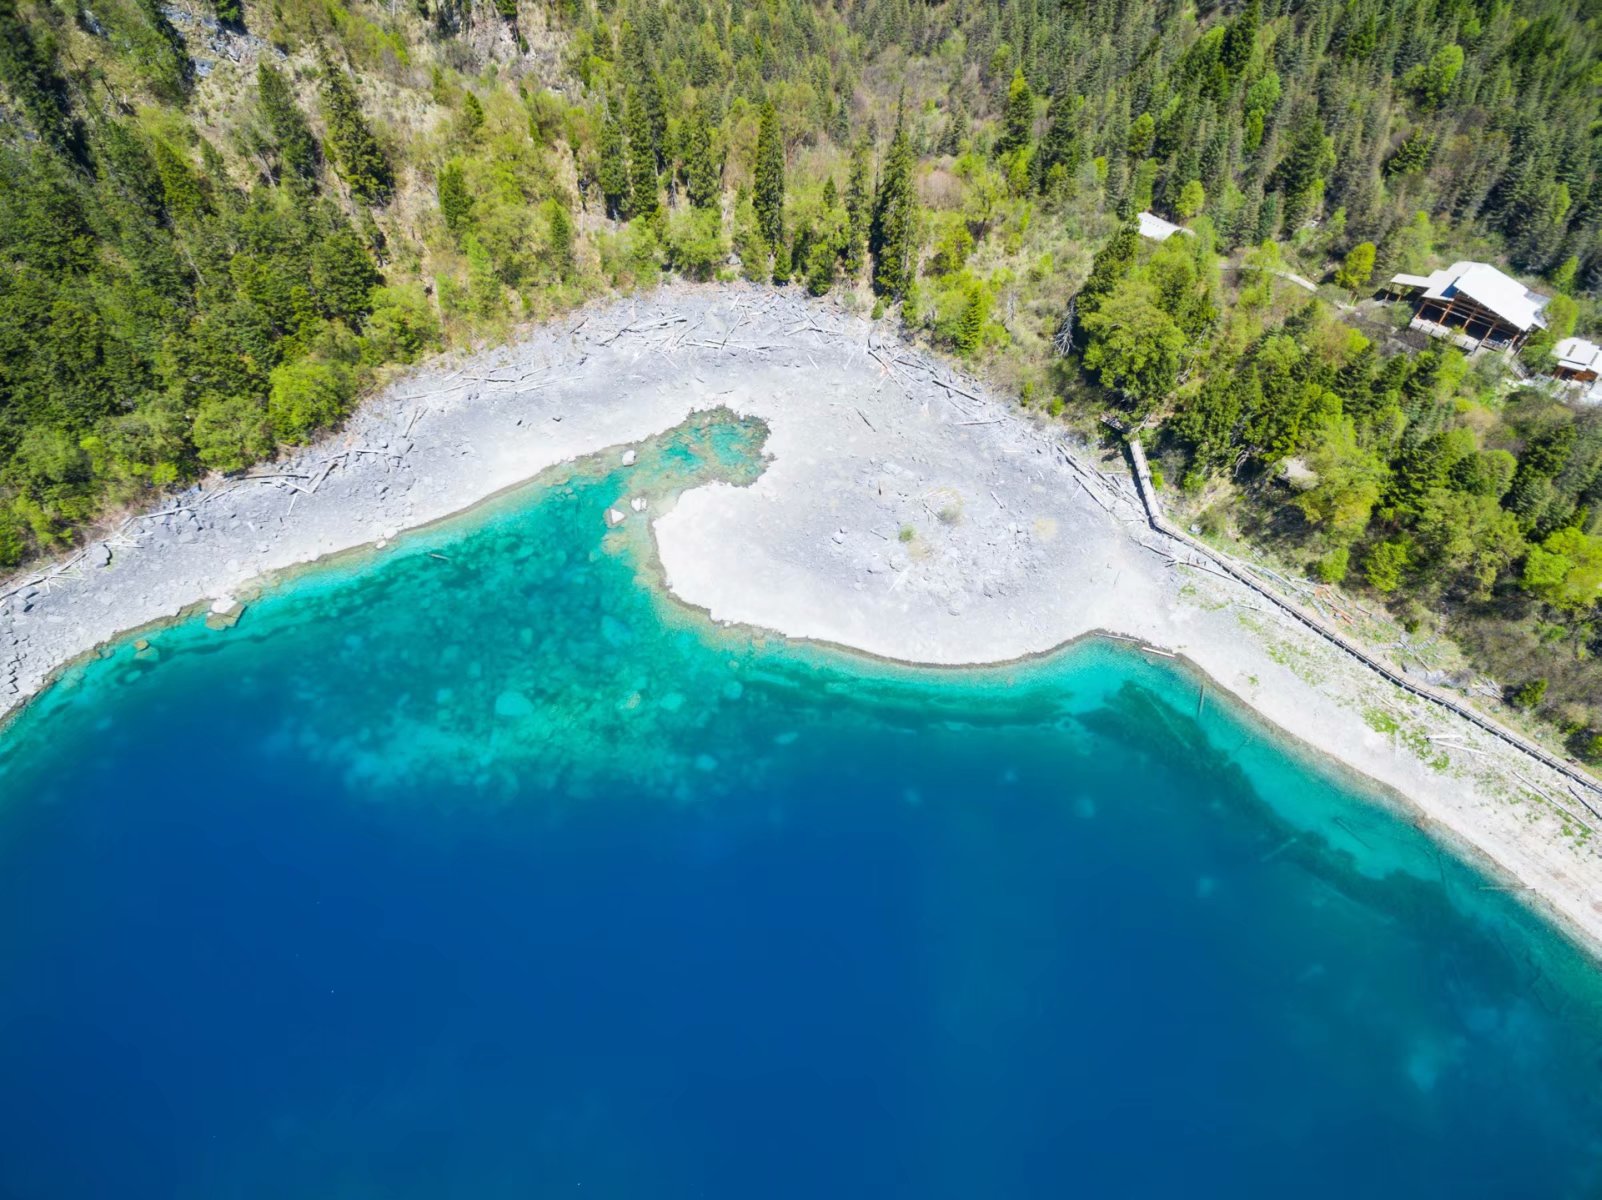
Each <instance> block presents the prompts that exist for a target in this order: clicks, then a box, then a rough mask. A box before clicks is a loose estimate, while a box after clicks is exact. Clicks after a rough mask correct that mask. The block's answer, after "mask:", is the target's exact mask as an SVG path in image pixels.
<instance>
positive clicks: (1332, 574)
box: [1313, 546, 1352, 583]
mask: <svg viewBox="0 0 1602 1200" xmlns="http://www.w3.org/2000/svg"><path fill="white" fill-rule="evenodd" d="M1351 565H1352V552H1351V549H1350V548H1349V547H1346V546H1337V547H1335V549H1333V550H1331V551H1330V552H1329V553H1328V554H1326V555H1324V556H1323V557H1321V558H1320V559H1318V561H1317V562H1315V563H1314V564H1313V574H1314V575H1315V576H1317V577H1318V578H1319V579H1320V580H1321V581H1322V582H1324V583H1340V582H1341V581H1342V580H1344V579H1345V578H1346V572H1347V571H1348V570H1350V569H1351Z"/></svg>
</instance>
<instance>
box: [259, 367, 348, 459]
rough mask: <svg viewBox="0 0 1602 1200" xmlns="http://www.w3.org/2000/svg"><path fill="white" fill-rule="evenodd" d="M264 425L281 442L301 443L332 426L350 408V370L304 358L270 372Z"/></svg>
mask: <svg viewBox="0 0 1602 1200" xmlns="http://www.w3.org/2000/svg"><path fill="white" fill-rule="evenodd" d="M271 386H272V391H271V392H270V393H269V394H268V397H267V423H268V426H269V427H270V428H271V429H272V432H273V436H274V437H276V438H277V439H278V440H279V441H281V442H302V441H305V440H307V439H308V438H309V437H310V436H311V435H312V434H313V433H315V432H316V431H317V430H319V429H322V428H325V427H326V426H329V425H332V424H333V423H334V422H335V421H337V420H339V419H340V418H341V417H343V416H344V415H345V413H346V412H347V411H349V408H350V400H351V396H352V395H353V394H354V392H355V384H354V382H353V381H352V379H351V374H350V370H349V369H348V368H347V367H344V366H342V365H339V364H336V363H328V362H320V361H318V360H317V359H310V358H304V359H301V360H299V361H298V362H290V363H285V364H284V365H283V366H281V367H277V368H275V369H274V370H273V373H272V376H271Z"/></svg>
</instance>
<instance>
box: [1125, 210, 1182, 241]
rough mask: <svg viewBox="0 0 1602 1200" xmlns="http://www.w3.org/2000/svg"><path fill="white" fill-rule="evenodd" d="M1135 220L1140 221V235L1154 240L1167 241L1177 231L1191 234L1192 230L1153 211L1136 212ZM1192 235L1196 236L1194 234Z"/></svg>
mask: <svg viewBox="0 0 1602 1200" xmlns="http://www.w3.org/2000/svg"><path fill="white" fill-rule="evenodd" d="M1135 220H1137V221H1138V222H1140V236H1141V237H1148V238H1151V239H1152V241H1154V242H1166V241H1167V240H1168V239H1169V238H1171V237H1173V236H1174V234H1176V233H1185V234H1189V233H1190V230H1188V229H1186V228H1184V227H1183V226H1180V225H1175V224H1174V223H1173V222H1172V221H1165V220H1163V219H1162V218H1161V217H1159V216H1156V215H1155V214H1153V213H1149V212H1143V213H1137V214H1135ZM1192 236H1194V235H1193V234H1192Z"/></svg>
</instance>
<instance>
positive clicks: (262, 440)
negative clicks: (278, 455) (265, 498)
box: [189, 393, 273, 471]
mask: <svg viewBox="0 0 1602 1200" xmlns="http://www.w3.org/2000/svg"><path fill="white" fill-rule="evenodd" d="M189 438H190V440H191V441H192V442H194V444H195V453H196V454H197V455H198V456H199V457H200V461H201V462H202V463H203V464H204V465H205V466H207V467H209V468H211V469H212V470H213V471H242V470H244V468H246V467H248V466H250V464H251V463H253V462H256V461H257V460H258V459H262V458H266V457H267V455H269V454H270V453H272V449H273V438H272V433H271V431H270V430H269V429H268V425H267V408H266V406H265V405H264V404H263V403H262V402H261V397H259V396H221V395H217V394H216V393H211V394H208V395H205V396H202V397H201V399H200V404H199V407H198V408H197V409H196V410H195V421H194V424H193V426H191V428H190V431H189Z"/></svg>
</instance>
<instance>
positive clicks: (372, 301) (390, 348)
mask: <svg viewBox="0 0 1602 1200" xmlns="http://www.w3.org/2000/svg"><path fill="white" fill-rule="evenodd" d="M368 304H369V305H370V306H371V307H372V313H371V315H370V316H369V317H368V318H367V323H366V324H365V325H364V326H363V332H362V339H361V361H362V362H364V363H366V364H368V365H369V366H376V365H377V364H379V363H383V362H402V363H409V362H416V361H417V359H418V358H419V357H421V356H422V355H424V354H426V353H428V352H429V351H430V350H433V349H436V348H437V347H438V346H439V344H440V329H439V321H438V320H436V319H435V317H434V310H433V309H432V308H431V307H430V306H429V303H428V297H427V296H425V295H424V294H423V289H422V286H421V285H420V284H415V283H414V284H407V285H405V286H403V287H376V288H374V289H373V290H372V293H371V294H370V295H369V297H368Z"/></svg>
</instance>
